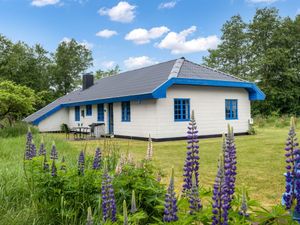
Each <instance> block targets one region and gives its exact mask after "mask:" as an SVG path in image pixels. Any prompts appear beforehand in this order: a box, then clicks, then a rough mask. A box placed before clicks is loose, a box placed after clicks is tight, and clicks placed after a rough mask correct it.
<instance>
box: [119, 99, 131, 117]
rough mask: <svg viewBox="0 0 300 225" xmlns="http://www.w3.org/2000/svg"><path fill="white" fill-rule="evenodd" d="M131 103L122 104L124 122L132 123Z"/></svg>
mask: <svg viewBox="0 0 300 225" xmlns="http://www.w3.org/2000/svg"><path fill="white" fill-rule="evenodd" d="M130 114H131V112H130V101H126V102H122V120H121V121H122V122H130V118H131V115H130Z"/></svg>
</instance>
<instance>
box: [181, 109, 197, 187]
mask: <svg viewBox="0 0 300 225" xmlns="http://www.w3.org/2000/svg"><path fill="white" fill-rule="evenodd" d="M187 134H188V135H187V139H188V141H187V144H188V145H187V153H186V160H185V164H184V168H183V170H184V174H183V176H184V183H183V192H186V191H190V190H191V188H192V174H195V180H196V186H197V187H198V185H199V178H198V177H199V172H198V170H199V159H200V158H199V145H198V143H199V137H198V131H197V125H196V121H195V116H194V111H192V116H191V121H190V122H189V126H188V131H187Z"/></svg>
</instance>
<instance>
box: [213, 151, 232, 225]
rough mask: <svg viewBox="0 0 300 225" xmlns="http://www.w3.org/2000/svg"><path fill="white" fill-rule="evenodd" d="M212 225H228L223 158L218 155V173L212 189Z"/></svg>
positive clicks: (227, 201) (228, 206) (227, 199)
mask: <svg viewBox="0 0 300 225" xmlns="http://www.w3.org/2000/svg"><path fill="white" fill-rule="evenodd" d="M212 200H213V205H212V207H213V210H212V213H213V217H212V225H228V209H229V208H230V205H229V196H228V191H227V186H226V183H225V171H224V158H223V155H222V154H221V155H220V158H219V165H218V172H217V176H216V180H215V184H214V188H213V197H212Z"/></svg>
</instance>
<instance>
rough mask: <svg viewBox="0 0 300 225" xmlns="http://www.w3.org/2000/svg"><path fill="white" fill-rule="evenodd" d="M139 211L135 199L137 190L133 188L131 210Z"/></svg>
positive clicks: (133, 211) (132, 211)
mask: <svg viewBox="0 0 300 225" xmlns="http://www.w3.org/2000/svg"><path fill="white" fill-rule="evenodd" d="M136 211H137V208H136V201H135V191H134V190H132V195H131V209H130V212H131V213H132V214H133V213H135V212H136Z"/></svg>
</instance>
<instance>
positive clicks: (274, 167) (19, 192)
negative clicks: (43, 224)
mask: <svg viewBox="0 0 300 225" xmlns="http://www.w3.org/2000/svg"><path fill="white" fill-rule="evenodd" d="M287 132H288V127H285V128H273V127H267V128H260V129H257V135H252V136H239V137H236V145H237V154H238V155H237V161H238V175H237V187H242V186H243V185H245V186H246V188H247V189H248V191H249V194H250V196H251V198H252V199H255V200H258V201H259V202H261V203H262V205H263V206H265V207H270V206H271V205H275V204H278V203H280V199H281V194H282V192H283V190H284V177H283V173H284V167H285V158H284V150H283V149H284V144H285V140H286V136H287ZM298 133H299V134H300V131H299V130H298ZM43 136H44V139H45V143H46V148H47V151H48V152H49V151H50V149H51V143H52V141H53V140H54V141H55V142H56V146H57V149H58V152H59V157H61V156H62V155H64V156H65V157H66V161H67V164H70V163H73V164H75V163H76V161H77V157H78V154H79V151H80V150H81V149H84V148H86V151H87V153H88V154H91V155H93V154H94V150H95V147H96V146H100V147H102V146H103V142H104V141H103V140H100V141H96V140H95V141H65V136H64V135H62V134H43ZM40 137H41V135H35V136H34V140H35V142H36V143H39V139H40ZM25 139H26V137H25V136H20V137H16V138H2V139H1V138H0V164H1V167H0V177H1V179H0V201H1V206H0V214H1V216H0V224H26V221H34V218H35V216H36V215H35V214H34V212H35V210H34V209H33V208H34V207H35V206H34V205H30V206H29V205H28V202H30V196H29V195H28V191H26V188H27V185H26V182H25V180H24V176H23V161H22V159H23V154H24V148H25ZM114 143H117V145H118V146H119V147H120V149H121V151H123V152H126V151H128V152H130V153H132V155H133V156H134V159H135V160H138V159H142V158H144V157H145V154H146V149H147V142H145V141H134V140H121V139H114ZM153 145H154V163H155V165H156V166H157V167H158V168H161V169H162V170H163V172H164V174H165V175H166V177H165V178H164V179H163V182H166V181H167V180H168V175H169V172H170V168H171V167H172V166H174V168H175V175H176V177H175V182H176V188H177V191H179V190H180V189H181V184H182V167H183V163H184V159H185V154H186V148H185V146H186V142H185V141H174V142H161V143H156V142H154V143H153ZM220 151H221V138H211V139H201V140H200V157H201V160H200V164H201V165H200V182H201V185H203V186H204V187H205V188H211V187H212V185H213V182H214V179H215V175H216V170H217V159H218V155H219V153H220ZM32 207H33V208H32Z"/></svg>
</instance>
